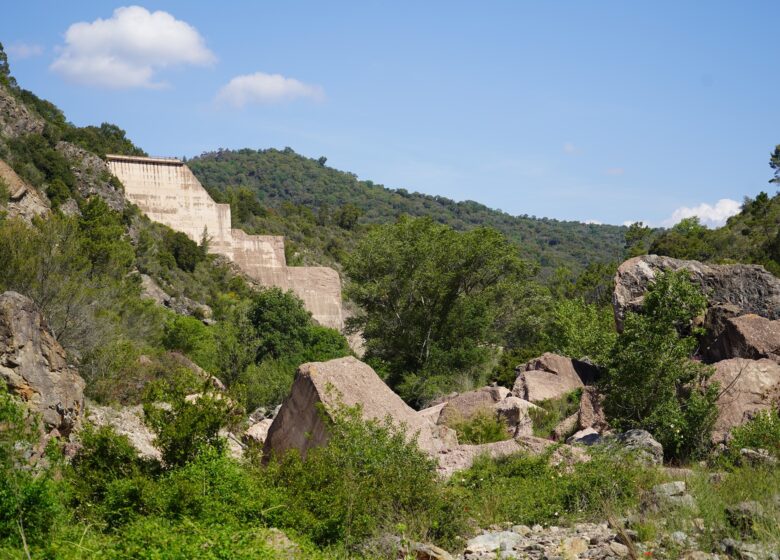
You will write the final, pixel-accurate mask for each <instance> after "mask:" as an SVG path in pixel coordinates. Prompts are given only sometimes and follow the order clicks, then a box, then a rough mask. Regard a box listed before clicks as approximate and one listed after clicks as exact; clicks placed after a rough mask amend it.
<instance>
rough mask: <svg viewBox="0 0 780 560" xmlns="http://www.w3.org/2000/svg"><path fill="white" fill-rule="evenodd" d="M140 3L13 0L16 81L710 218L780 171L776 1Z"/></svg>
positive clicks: (411, 176)
mask: <svg viewBox="0 0 780 560" xmlns="http://www.w3.org/2000/svg"><path fill="white" fill-rule="evenodd" d="M133 5H134V4H132V3H128V2H110V1H100V2H97V1H94V2H88V1H84V2H78V1H75V0H74V1H70V2H61V1H56V0H48V1H35V0H28V1H25V2H12V3H11V2H9V3H8V5H7V6H4V8H3V11H2V15H1V16H0V41H2V42H3V44H4V45H5V46H6V50H8V52H9V60H10V63H11V65H12V72H13V73H14V75H15V76H16V77H17V79H18V80H19V82H20V84H21V85H22V86H23V87H25V88H28V89H31V90H33V91H34V92H36V93H37V94H38V95H40V96H42V97H45V98H47V99H50V100H51V101H53V102H54V103H56V104H57V105H58V106H59V107H60V108H62V109H63V110H64V111H65V113H66V115H67V116H68V118H69V119H70V120H71V121H73V122H74V123H76V124H79V125H84V124H97V123H100V122H103V121H108V122H113V123H116V124H118V125H119V126H121V127H122V128H124V129H126V130H127V131H128V134H129V136H130V137H131V138H132V139H133V140H134V141H136V143H138V144H139V145H140V146H141V147H143V148H144V149H145V150H146V151H147V152H149V153H150V154H154V155H173V156H188V157H190V156H193V155H197V154H199V153H201V152H202V151H207V150H213V149H216V148H220V147H223V148H242V147H251V148H267V147H279V148H282V147H285V146H290V147H292V148H293V149H295V150H296V151H298V152H300V153H302V154H304V155H307V156H310V157H319V156H322V155H324V156H326V157H327V158H328V165H331V166H333V167H336V168H338V169H343V170H347V171H351V172H354V173H356V174H357V175H358V176H359V177H361V178H364V179H371V180H373V181H374V182H377V183H382V184H384V185H386V186H388V187H394V188H401V187H403V188H406V189H408V190H413V191H420V192H425V193H431V194H439V195H444V196H448V197H451V198H454V199H457V200H464V199H472V200H477V201H479V202H482V203H485V204H487V205H489V206H492V207H495V208H500V209H502V210H505V211H507V212H510V213H512V214H529V215H536V216H547V217H552V218H559V219H574V220H581V221H585V220H594V221H599V222H603V223H617V224H619V223H624V222H626V221H634V220H644V221H645V222H647V223H651V224H654V225H661V224H669V223H672V221H673V218H679V217H681V216H685V215H688V214H690V213H692V212H693V211H696V212H698V213H699V214H701V215H702V217H703V218H704V219H708V220H709V222H708V223H712V224H714V223H717V222H718V221H719V220H722V219H723V218H724V217H725V216H726V215H728V214H729V213H733V212H734V211H736V209H737V208H738V203H739V202H741V200H742V198H743V197H744V196H745V195H749V196H754V195H755V194H757V193H758V192H759V191H761V190H768V189H770V187H771V186H770V185H768V184H767V180H768V179H769V177H770V169H769V167H768V166H767V161H768V157H769V152H770V150H771V149H773V147H774V145H775V144H777V143H778V142H780V127H778V124H780V104H779V103H777V99H776V97H777V93H778V85H780V78H779V77H778V73H777V62H776V61H777V57H778V50H779V48H780V45H778V42H777V31H776V19H777V18H776V11H777V10H776V8H777V6H776V5H775V4H773V3H770V2H750V1H743V2H707V3H703V2H659V1H656V2H642V3H640V2H628V1H622V2H541V1H540V2H520V1H506V2H498V1H495V2H491V1H482V2H477V1H474V2H457V1H452V0H450V1H447V2H435V1H429V2H404V1H395V2H382V3H380V2H372V1H365V0H364V1H360V2H357V1H355V2H314V1H312V2H302V1H287V2H278V1H277V2H250V1H241V2H238V1H235V2H230V1H227V0H223V1H222V2H219V3H216V2H194V1H187V2H185V1H168V2H143V3H139V4H136V5H135V6H137V7H136V8H130V9H125V10H119V11H117V12H115V11H114V10H115V9H117V8H123V7H129V6H133ZM156 12H164V13H156ZM97 20H103V21H97ZM74 24H78V25H75V26H74ZM71 26H73V27H71ZM772 192H773V190H772ZM722 200H726V202H721V203H720V204H718V201H722ZM729 201H730V202H729ZM701 205H705V206H701ZM686 209H687V211H686ZM692 209H694V210H692Z"/></svg>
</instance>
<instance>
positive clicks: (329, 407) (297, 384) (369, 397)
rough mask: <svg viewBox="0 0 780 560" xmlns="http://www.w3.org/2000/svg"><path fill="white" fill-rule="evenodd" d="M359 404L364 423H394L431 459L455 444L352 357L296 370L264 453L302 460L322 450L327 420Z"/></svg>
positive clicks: (450, 432) (447, 433)
mask: <svg viewBox="0 0 780 560" xmlns="http://www.w3.org/2000/svg"><path fill="white" fill-rule="evenodd" d="M356 405H359V406H360V407H361V412H362V414H363V417H364V418H365V419H367V420H369V419H373V420H379V421H383V420H384V419H385V418H388V417H389V418H390V419H391V420H392V422H393V423H394V424H395V425H396V426H398V427H403V428H405V430H406V433H407V435H408V436H409V437H414V436H417V443H418V445H419V446H420V449H422V450H423V451H425V452H427V453H429V454H431V455H435V454H436V453H438V452H439V451H441V450H442V449H447V448H450V447H453V446H456V445H457V438H456V436H455V433H454V431H453V430H451V429H449V428H447V427H445V426H437V425H435V424H434V423H432V422H430V421H429V420H427V419H426V418H425V417H423V416H420V415H419V414H418V413H417V412H415V411H414V409H412V408H411V407H409V406H408V405H407V404H406V403H404V401H403V400H401V398H400V397H399V396H398V395H396V394H395V393H394V392H393V391H392V390H391V389H390V388H389V387H388V386H387V385H385V384H384V382H383V381H382V380H381V379H380V378H379V376H378V375H377V374H376V373H375V372H374V370H373V369H371V367H370V366H368V365H366V364H364V363H363V362H361V361H359V360H358V359H356V358H353V357H347V358H339V359H337V360H331V361H329V362H313V363H308V364H303V365H302V366H300V367H299V368H298V373H297V374H296V376H295V381H294V382H293V386H292V389H291V391H290V395H289V396H288V397H287V398H286V399H285V401H284V403H283V404H282V408H281V409H280V410H279V414H277V415H276V418H274V421H273V424H271V427H270V428H269V430H268V435H267V437H266V440H265V445H264V448H263V454H264V456H265V457H270V456H271V455H272V454H277V455H279V454H284V453H285V452H287V451H288V450H291V449H295V450H298V451H299V452H300V454H301V456H303V457H305V456H306V453H307V451H308V450H309V449H311V448H313V447H319V446H322V445H325V444H326V443H327V442H328V439H329V434H328V429H327V419H325V418H323V415H329V414H332V413H333V412H334V411H335V410H337V409H338V408H339V407H341V406H348V407H353V406H356Z"/></svg>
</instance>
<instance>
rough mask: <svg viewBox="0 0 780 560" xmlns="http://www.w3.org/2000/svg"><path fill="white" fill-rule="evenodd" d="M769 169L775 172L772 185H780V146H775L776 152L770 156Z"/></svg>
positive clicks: (771, 181)
mask: <svg viewBox="0 0 780 560" xmlns="http://www.w3.org/2000/svg"><path fill="white" fill-rule="evenodd" d="M769 167H771V168H772V169H773V170H774V177H772V178H771V179H770V180H769V182H770V183H780V144H778V145H777V146H775V151H774V152H772V154H771V155H770V156H769Z"/></svg>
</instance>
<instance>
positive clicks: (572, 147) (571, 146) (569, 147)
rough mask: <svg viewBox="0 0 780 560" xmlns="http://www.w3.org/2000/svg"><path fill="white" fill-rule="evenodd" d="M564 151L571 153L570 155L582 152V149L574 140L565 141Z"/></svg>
mask: <svg viewBox="0 0 780 560" xmlns="http://www.w3.org/2000/svg"><path fill="white" fill-rule="evenodd" d="M563 153H564V154H569V155H570V156H575V155H579V154H581V153H582V149H581V148H579V147H578V146H576V145H574V143H573V142H564V143H563Z"/></svg>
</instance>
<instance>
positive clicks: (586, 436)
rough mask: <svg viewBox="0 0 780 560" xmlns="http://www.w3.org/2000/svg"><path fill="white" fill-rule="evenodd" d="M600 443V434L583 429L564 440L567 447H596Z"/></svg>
mask: <svg viewBox="0 0 780 560" xmlns="http://www.w3.org/2000/svg"><path fill="white" fill-rule="evenodd" d="M601 442H602V438H601V434H599V433H598V432H597V431H596V430H594V429H593V428H585V429H584V430H580V431H579V432H576V433H575V434H574V435H572V436H571V437H570V438H569V439H567V440H566V443H568V444H569V445H577V444H579V445H596V444H598V443H601Z"/></svg>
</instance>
